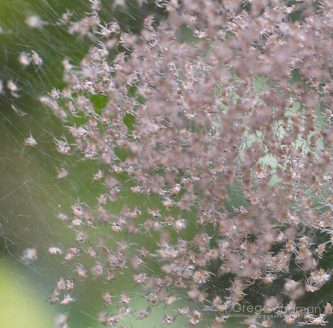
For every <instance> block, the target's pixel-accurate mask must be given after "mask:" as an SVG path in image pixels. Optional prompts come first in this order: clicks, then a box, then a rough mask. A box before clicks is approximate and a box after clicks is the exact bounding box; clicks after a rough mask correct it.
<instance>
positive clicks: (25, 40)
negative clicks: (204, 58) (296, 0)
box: [0, 0, 333, 328]
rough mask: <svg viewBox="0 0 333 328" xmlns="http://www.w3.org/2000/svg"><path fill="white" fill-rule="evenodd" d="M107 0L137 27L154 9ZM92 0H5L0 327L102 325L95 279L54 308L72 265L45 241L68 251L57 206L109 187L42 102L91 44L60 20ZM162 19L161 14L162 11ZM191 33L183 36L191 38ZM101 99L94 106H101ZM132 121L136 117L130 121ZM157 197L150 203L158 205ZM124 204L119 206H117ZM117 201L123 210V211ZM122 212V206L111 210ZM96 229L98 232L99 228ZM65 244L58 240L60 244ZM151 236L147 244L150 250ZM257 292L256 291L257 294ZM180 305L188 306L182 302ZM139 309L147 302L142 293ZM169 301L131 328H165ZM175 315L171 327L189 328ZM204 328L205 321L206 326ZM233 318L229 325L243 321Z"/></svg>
mask: <svg viewBox="0 0 333 328" xmlns="http://www.w3.org/2000/svg"><path fill="white" fill-rule="evenodd" d="M108 3H109V1H104V4H105V10H104V11H103V17H104V18H105V19H106V20H108V19H110V18H111V17H115V18H116V19H117V20H118V22H119V23H120V25H121V26H122V28H124V29H127V30H131V31H138V30H139V28H140V26H141V23H142V19H143V17H144V16H145V15H147V14H148V13H151V12H153V10H154V8H153V7H152V6H146V7H145V8H144V9H143V10H138V8H137V7H136V6H135V5H134V4H133V3H128V6H127V9H126V10H120V9H118V10H114V9H113V8H112V7H111V6H110V5H109V4H108ZM88 5H89V2H88V1H85V0H71V1H66V0H49V1H47V0H2V1H1V10H0V26H1V28H2V30H3V32H2V33H0V79H1V80H4V81H6V80H8V79H12V80H14V81H15V82H17V84H18V85H19V87H20V91H19V94H20V97H19V98H13V97H11V96H10V95H9V94H8V92H7V93H5V94H4V95H0V140H1V141H0V172H1V173H0V179H1V183H0V327H10V328H16V327H17V328H21V327H24V328H30V327H31V328H32V327H34V328H36V327H37V328H38V327H52V322H53V317H54V315H55V314H56V313H58V312H64V311H65V312H67V313H68V314H70V324H71V327H73V328H76V327H77V328H81V327H92V328H93V327H94V328H95V327H98V326H99V325H98V324H97V323H96V316H97V313H98V311H99V309H100V308H101V307H102V304H101V295H102V291H103V290H105V289H106V288H108V286H105V285H103V284H102V283H100V282H97V281H90V282H88V283H83V284H80V287H79V288H78V293H76V297H77V302H75V303H73V305H71V306H70V307H69V308H67V309H63V308H61V307H58V306H53V307H51V306H50V305H49V304H48V303H47V298H48V296H49V294H50V292H51V291H52V288H53V287H54V284H55V282H56V280H57V279H58V278H59V276H61V275H62V276H66V275H68V276H70V275H71V271H70V268H68V267H67V266H66V265H59V263H61V262H60V260H57V259H54V258H52V257H50V256H49V255H48V254H47V248H48V246H50V245H52V244H54V245H59V246H62V247H65V246H66V244H69V243H70V242H71V240H73V236H72V234H71V232H69V231H68V230H67V229H66V228H65V227H64V226H63V224H61V223H60V222H58V220H56V216H57V213H58V212H59V211H64V212H66V211H68V209H69V208H70V205H71V204H73V202H75V201H76V200H78V199H79V200H80V201H82V202H83V203H87V204H94V203H95V201H96V197H97V196H98V195H99V193H100V192H101V191H102V190H103V187H102V186H101V185H99V184H98V183H97V184H94V185H93V184H91V178H92V176H93V174H94V173H95V172H96V170H97V168H98V163H95V162H91V161H90V162H85V161H81V160H80V158H79V157H75V156H71V157H70V158H69V159H67V158H64V157H63V156H60V155H59V154H58V153H57V152H56V151H55V147H54V138H59V137H61V136H63V135H66V133H67V132H66V127H64V126H63V124H62V123H61V122H60V121H59V120H58V119H57V118H55V117H54V116H53V115H52V114H51V113H50V112H48V111H47V110H45V108H42V107H41V105H40V103H39V101H38V98H39V96H40V95H43V94H45V93H47V92H48V91H49V90H50V89H52V88H53V87H58V88H61V86H62V66H61V61H62V59H63V58H64V57H68V58H70V59H71V62H72V63H79V61H80V59H81V58H82V57H83V55H84V54H85V52H86V51H87V49H88V48H89V46H90V44H91V41H89V40H86V39H78V38H76V37H74V36H70V35H68V33H66V31H64V30H62V28H60V27H59V26H58V25H57V24H56V22H57V20H58V19H59V16H60V15H61V14H62V13H63V12H64V11H65V10H66V9H69V10H72V11H73V13H74V16H76V17H77V18H79V17H80V16H82V15H83V14H84V13H85V12H86V11H87V9H88ZM156 14H157V15H162V13H160V12H156ZM30 15H38V16H40V17H41V18H42V20H43V21H45V22H47V24H46V25H45V26H44V27H43V28H42V29H29V28H27V26H26V24H25V19H26V18H27V17H28V16H30ZM185 36H186V35H185ZM29 50H35V51H37V53H39V54H40V55H41V57H42V58H43V60H44V63H43V66H42V68H40V69H39V68H35V67H33V66H29V67H27V68H23V67H22V66H21V65H20V64H19V62H18V56H19V54H20V53H21V52H22V51H29ZM103 102H104V100H103V99H102V98H96V99H94V103H95V106H96V108H98V107H101V106H103ZM127 119H128V120H129V124H132V123H131V122H130V120H131V118H130V117H129V118H127ZM29 134H32V135H33V136H34V137H35V138H36V139H37V141H38V147H36V148H34V149H31V148H27V147H25V146H24V139H25V138H26V137H27V136H29ZM64 164H65V165H66V166H67V167H68V168H69V171H70V176H69V178H68V179H65V180H58V179H57V178H56V175H57V170H58V169H59V168H60V167H62V166H63V165H64ZM126 188H127V187H126V185H125V186H124V190H123V192H122V195H123V202H125V203H126V204H128V205H129V206H133V205H135V203H137V202H140V201H142V200H140V199H137V198H135V197H132V196H129V195H128V193H127V192H126ZM231 197H232V199H231V201H230V202H231V203H230V204H227V205H228V206H230V208H232V205H236V206H237V205H239V204H242V201H243V200H242V197H241V194H240V193H239V192H238V190H236V189H235V190H233V191H232V192H231ZM154 202H155V200H152V201H151V203H149V202H148V201H147V206H148V205H153V204H154V205H156V202H155V203H154ZM117 206H118V207H119V206H120V204H118V205H117ZM117 206H116V207H117ZM114 210H117V208H114ZM97 233H98V232H96V234H97ZM59 241H61V244H59ZM151 242H152V240H151V239H149V240H142V244H146V246H147V247H149V243H151ZM27 247H37V248H38V250H39V261H38V262H37V264H34V265H30V266H26V265H24V264H23V263H22V262H21V261H20V256H21V252H22V250H23V249H25V248H27ZM331 257H332V254H328V255H327V256H326V258H325V259H324V266H326V267H331V263H332V261H331ZM129 280H130V277H128V276H123V277H122V279H120V280H119V281H118V283H117V284H116V286H114V287H112V290H110V291H111V293H112V294H114V295H119V294H120V293H121V292H122V290H123V289H124V288H128V286H130V288H132V287H131V285H130V283H129ZM332 286H333V283H332V282H330V283H329V284H328V285H327V286H326V287H325V289H324V290H321V291H320V292H318V293H316V294H315V295H314V296H313V297H312V298H311V300H309V299H307V300H306V301H311V302H312V304H314V305H322V304H323V303H324V299H325V302H327V301H330V300H331V302H332V303H333V296H331V291H332ZM256 297H258V298H260V295H259V294H258V295H257V294H256V293H255V292H254V293H253V297H252V298H254V301H255V298H256ZM178 305H181V304H178ZM135 306H136V307H138V308H140V307H144V306H145V302H144V301H143V300H142V297H140V294H138V297H137V299H135ZM161 313H164V309H163V307H158V308H156V309H155V311H154V315H153V316H151V318H150V319H149V320H148V321H144V322H142V323H141V322H138V321H134V320H133V321H132V322H127V323H126V324H127V325H128V326H132V327H154V326H155V327H160V326H162V325H161V323H160V322H161ZM184 325H185V323H184V322H181V321H177V322H176V324H175V325H173V327H183V326H184ZM203 326H205V324H203ZM239 326H240V324H239V322H237V323H233V322H232V321H231V322H230V323H229V324H228V326H227V327H239Z"/></svg>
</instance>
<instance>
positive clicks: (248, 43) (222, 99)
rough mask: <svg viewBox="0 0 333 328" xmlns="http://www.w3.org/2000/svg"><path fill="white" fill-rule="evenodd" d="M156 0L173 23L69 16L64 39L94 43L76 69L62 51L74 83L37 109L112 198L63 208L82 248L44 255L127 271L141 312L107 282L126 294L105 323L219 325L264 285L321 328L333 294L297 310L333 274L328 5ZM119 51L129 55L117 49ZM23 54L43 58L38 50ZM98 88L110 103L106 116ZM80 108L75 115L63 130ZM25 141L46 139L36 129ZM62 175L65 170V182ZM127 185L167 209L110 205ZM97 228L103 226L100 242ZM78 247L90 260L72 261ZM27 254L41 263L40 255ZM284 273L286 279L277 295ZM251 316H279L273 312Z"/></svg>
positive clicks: (66, 296)
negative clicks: (142, 301) (132, 24)
mask: <svg viewBox="0 0 333 328" xmlns="http://www.w3.org/2000/svg"><path fill="white" fill-rule="evenodd" d="M139 2H140V5H143V6H144V5H145V3H146V1H139ZM118 5H120V6H126V4H125V3H124V1H117V2H116V3H114V6H118ZM156 6H158V7H159V8H160V9H161V10H163V11H164V12H165V18H164V19H159V20H157V19H156V17H154V16H148V17H146V19H145V20H144V24H143V28H142V30H141V32H140V33H138V34H134V33H130V32H128V31H127V32H124V31H122V30H121V29H120V27H119V25H118V23H117V22H115V21H113V22H105V21H103V20H102V18H100V16H99V10H100V9H101V7H102V5H101V3H100V1H99V0H94V1H91V12H90V13H87V15H86V16H85V17H84V18H82V19H81V20H79V21H73V19H72V15H71V13H70V12H66V13H65V14H64V15H63V17H62V19H61V22H60V24H62V25H64V26H66V27H67V28H68V31H69V33H72V34H75V35H78V36H80V37H87V38H90V39H91V40H93V41H94V43H95V44H94V46H92V47H91V48H90V51H89V53H88V54H87V55H86V56H85V58H84V59H83V60H82V62H81V64H80V65H77V66H76V65H74V64H73V65H72V64H71V63H70V60H68V59H64V61H63V66H64V82H65V83H66V86H65V87H64V89H62V90H52V92H50V94H49V95H46V96H43V97H42V98H41V102H42V103H43V104H44V105H45V106H47V107H49V108H50V109H51V110H52V111H53V112H54V113H55V114H56V115H57V116H59V117H60V118H61V119H62V120H64V122H65V123H66V126H68V125H70V127H69V134H70V138H71V139H67V138H69V137H63V138H62V139H57V140H55V147H56V149H57V151H58V152H59V153H60V154H62V155H71V154H72V153H74V152H78V151H79V152H81V153H82V158H83V159H85V160H94V161H98V162H99V163H100V167H101V168H100V170H98V171H97V172H96V174H95V175H94V176H93V177H92V183H102V184H103V185H104V186H105V192H104V193H103V194H101V195H100V196H99V197H98V200H97V202H96V206H95V207H88V206H87V205H85V204H81V203H79V202H78V203H76V204H73V206H72V214H71V215H69V214H63V213H60V214H59V218H60V219H61V220H62V221H63V222H64V223H65V224H67V225H68V226H69V227H70V228H71V229H73V230H74V231H75V235H76V238H75V242H74V243H73V246H72V247H69V248H68V249H60V248H58V247H54V246H50V248H49V253H50V254H51V255H56V256H63V258H64V260H65V261H66V262H72V263H74V264H73V266H74V267H73V270H74V272H75V275H76V276H75V278H73V279H79V280H80V279H85V278H86V277H88V276H93V277H95V278H96V279H103V280H105V281H106V282H107V285H108V286H112V284H113V283H115V282H114V281H117V278H118V276H119V274H120V273H124V272H127V273H128V272H130V273H131V274H132V280H133V283H135V284H136V285H138V286H141V289H140V290H141V291H142V297H145V298H146V300H147V304H148V305H147V309H143V310H141V311H139V312H137V311H136V310H134V309H133V308H132V305H131V300H132V297H133V295H131V294H130V292H124V293H123V294H122V295H121V296H120V297H118V296H114V295H112V293H110V292H109V291H106V292H105V294H104V295H103V300H104V303H105V304H106V305H109V304H111V303H114V302H118V303H119V306H118V307H117V309H118V310H117V311H113V312H112V311H111V312H110V311H107V310H103V311H101V313H100V315H99V319H100V321H101V322H102V323H103V324H105V325H107V326H118V324H120V323H121V322H122V320H123V319H124V318H126V317H127V316H129V315H131V316H133V315H134V316H135V317H137V318H138V319H142V318H145V317H147V316H148V315H149V313H150V307H151V306H153V305H155V304H165V305H166V306H171V304H172V306H174V304H177V302H178V301H179V300H181V301H188V303H187V304H188V306H183V305H184V304H183V303H182V306H179V307H178V308H177V306H176V310H175V312H174V313H175V314H174V315H169V314H166V315H165V316H164V317H163V316H162V318H161V322H162V324H163V325H170V324H173V323H174V321H175V320H176V318H177V316H185V317H186V318H187V321H188V324H189V325H192V326H196V325H198V324H200V323H201V322H202V320H204V317H205V316H206V315H207V316H208V317H209V322H210V323H209V324H210V326H211V327H222V326H223V322H224V321H225V320H226V318H227V317H228V315H229V314H230V313H232V310H233V308H234V306H235V305H236V304H240V303H241V302H242V301H243V300H244V299H245V298H246V297H247V296H248V294H249V292H248V290H249V287H250V286H253V285H258V284H261V285H263V286H265V288H263V290H264V291H265V293H266V294H265V295H264V298H263V303H264V304H265V309H266V310H265V311H266V314H269V313H275V312H276V309H277V307H278V305H279V304H280V303H281V302H282V303H283V304H284V305H285V306H286V308H287V311H285V312H284V313H283V314H282V315H281V320H283V321H285V323H287V324H290V325H296V324H300V325H324V324H325V323H327V321H328V320H329V315H330V314H331V313H332V307H331V305H330V304H329V303H328V304H327V305H326V307H325V308H323V311H322V312H321V313H317V314H312V313H307V312H306V311H305V310H304V309H303V310H295V309H296V308H297V307H296V305H297V304H298V301H299V300H302V298H303V297H304V295H307V294H309V293H314V292H316V291H318V290H319V289H321V288H325V287H323V286H325V284H326V283H327V282H328V281H329V279H330V277H331V271H329V270H324V269H322V268H320V260H321V259H322V257H323V256H324V255H325V252H326V251H327V250H328V249H330V248H331V247H332V242H333V221H332V209H333V207H332V206H333V195H332V187H331V181H332V179H333V177H332V146H333V130H332V123H331V120H332V114H333V111H332V94H333V82H332V74H333V62H332V58H333V56H332V49H333V39H332V31H333V4H332V2H331V1H329V0H326V1H325V0H322V1H310V0H306V1H278V0H252V1H237V0H223V1H217V0H196V1H193V0H170V1H167V0H166V1H156ZM28 24H29V25H30V26H32V27H36V26H37V27H39V26H40V25H41V24H42V22H41V21H39V20H38V19H36V18H34V19H33V18H31V19H30V20H29V21H28ZM114 49H122V51H119V52H118V53H117V55H115V56H114V58H111V55H110V54H111V53H113V54H114ZM19 60H20V62H21V64H22V65H29V64H30V63H31V62H32V63H34V64H35V65H41V64H42V60H41V59H40V58H39V56H38V54H37V53H34V52H32V53H31V54H27V53H23V54H21V55H20V58H19ZM7 87H8V89H9V90H11V92H12V93H15V92H16V91H17V90H16V89H17V87H16V86H15V85H14V84H13V85H11V84H10V85H8V86H7ZM95 95H97V96H99V97H102V98H103V99H106V104H105V106H104V108H103V109H102V110H101V111H98V110H96V108H95V107H94V103H93V101H92V99H91V97H92V96H95ZM76 117H80V118H81V119H80V120H78V122H80V123H78V124H75V123H71V124H70V123H69V122H73V121H74V122H75V118H76ZM82 118H83V119H82ZM25 144H26V145H27V146H33V147H37V145H38V144H37V141H36V140H35V139H34V137H33V136H28V137H27V139H26V141H25ZM67 174H68V172H67V170H65V169H61V170H60V171H59V175H58V177H59V178H65V177H66V176H67ZM124 181H126V184H127V185H129V184H130V188H129V191H128V192H129V193H131V194H136V195H139V196H138V197H141V198H140V199H143V200H144V199H150V198H154V199H156V204H159V205H157V206H156V207H155V208H154V207H151V208H150V207H148V208H147V206H146V205H143V204H146V203H145V202H142V203H140V202H138V204H135V206H134V207H131V205H130V204H127V206H124V207H123V209H122V210H121V211H119V212H117V213H114V212H112V211H111V210H110V206H111V207H112V204H113V203H116V202H118V201H119V200H120V201H121V198H122V197H123V196H122V195H123V194H122V193H121V191H122V188H123V184H124ZM100 227H103V229H104V233H103V234H102V235H101V236H100V238H96V232H95V231H96V229H98V228H100ZM105 227H106V228H105ZM105 229H106V230H107V231H108V233H107V234H106V233H105ZM91 231H94V233H91ZM91 236H94V238H93V240H90V239H91ZM318 236H321V241H319V239H318ZM323 236H324V237H325V238H323ZM108 238H109V239H108ZM145 238H151V239H152V240H153V242H151V243H149V245H150V246H149V247H148V246H147V247H142V246H140V245H142V240H144V239H145ZM110 240H111V241H110ZM82 255H84V256H88V257H89V258H90V259H91V260H90V262H89V263H90V264H89V265H88V264H87V263H88V261H85V264H83V263H79V262H80V260H79V258H80V257H81V256H82ZM24 257H25V259H26V260H28V261H30V260H33V259H34V257H35V253H34V252H33V251H32V250H30V251H29V252H27V253H26V254H24ZM150 267H152V268H150ZM294 271H295V272H296V273H295V272H294ZM276 282H280V284H282V285H281V288H280V291H279V292H278V293H277V292H276V290H274V293H273V291H272V290H270V288H269V286H272V285H274V284H275V283H276ZM110 288H111V287H110ZM73 291H74V292H75V288H74V283H73V281H72V280H70V279H69V280H67V279H64V278H61V279H60V280H59V281H58V283H57V286H56V288H55V290H54V292H53V293H52V295H51V297H50V299H51V301H52V302H59V303H61V304H64V305H66V304H69V303H71V302H73V301H75V297H74V294H73ZM173 308H175V307H173ZM245 323H246V324H247V326H248V327H251V328H254V327H271V326H272V325H273V321H272V320H271V319H269V317H267V316H266V317H263V319H261V318H255V317H250V318H248V319H247V320H245ZM65 324H66V323H65Z"/></svg>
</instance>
